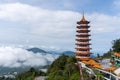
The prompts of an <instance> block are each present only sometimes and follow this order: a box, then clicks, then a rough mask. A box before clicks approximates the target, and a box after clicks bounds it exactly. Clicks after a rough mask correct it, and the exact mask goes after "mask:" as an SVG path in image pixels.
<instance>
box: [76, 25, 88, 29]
mask: <svg viewBox="0 0 120 80" xmlns="http://www.w3.org/2000/svg"><path fill="white" fill-rule="evenodd" d="M77 28H79V29H81V28H90V26H81V25H79V26H77Z"/></svg>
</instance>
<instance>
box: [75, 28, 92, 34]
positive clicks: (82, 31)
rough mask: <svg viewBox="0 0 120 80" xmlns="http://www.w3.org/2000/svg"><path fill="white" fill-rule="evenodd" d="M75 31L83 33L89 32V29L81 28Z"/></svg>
mask: <svg viewBox="0 0 120 80" xmlns="http://www.w3.org/2000/svg"><path fill="white" fill-rule="evenodd" d="M76 32H79V33H84V32H90V30H83V29H81V30H76Z"/></svg>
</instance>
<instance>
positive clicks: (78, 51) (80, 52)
mask: <svg viewBox="0 0 120 80" xmlns="http://www.w3.org/2000/svg"><path fill="white" fill-rule="evenodd" d="M76 53H85V54H86V53H88V54H89V53H90V51H76Z"/></svg>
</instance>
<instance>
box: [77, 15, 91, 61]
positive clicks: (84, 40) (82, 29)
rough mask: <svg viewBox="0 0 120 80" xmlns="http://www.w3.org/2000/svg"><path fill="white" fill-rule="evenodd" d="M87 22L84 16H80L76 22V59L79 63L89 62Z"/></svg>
mask: <svg viewBox="0 0 120 80" xmlns="http://www.w3.org/2000/svg"><path fill="white" fill-rule="evenodd" d="M88 24H89V21H87V20H86V19H85V17H84V14H83V16H82V19H81V20H80V21H78V22H77V30H76V32H77V34H76V37H77V38H76V48H75V49H76V52H75V54H76V58H77V60H80V61H84V60H85V61H87V60H90V54H91V53H90V49H91V48H90V43H89V41H90V40H91V39H89V36H90V34H89V32H90V30H89V27H90V26H89V25H88Z"/></svg>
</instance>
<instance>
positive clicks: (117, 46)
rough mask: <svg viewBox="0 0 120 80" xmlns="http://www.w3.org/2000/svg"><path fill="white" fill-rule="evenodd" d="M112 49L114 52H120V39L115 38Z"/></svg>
mask: <svg viewBox="0 0 120 80" xmlns="http://www.w3.org/2000/svg"><path fill="white" fill-rule="evenodd" d="M112 45H113V46H112V49H113V51H114V52H120V39H116V40H113V43H112Z"/></svg>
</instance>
